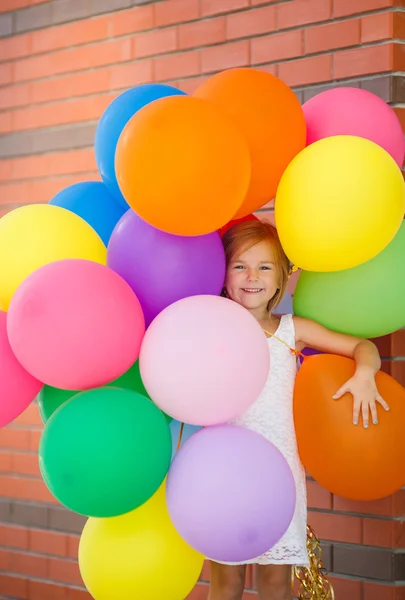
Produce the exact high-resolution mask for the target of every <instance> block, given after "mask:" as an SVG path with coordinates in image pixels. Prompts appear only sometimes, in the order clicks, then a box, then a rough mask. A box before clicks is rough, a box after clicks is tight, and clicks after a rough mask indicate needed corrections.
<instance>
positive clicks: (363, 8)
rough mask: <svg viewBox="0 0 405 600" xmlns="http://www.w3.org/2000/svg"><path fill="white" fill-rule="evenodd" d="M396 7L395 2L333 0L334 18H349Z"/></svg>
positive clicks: (387, 0)
mask: <svg viewBox="0 0 405 600" xmlns="http://www.w3.org/2000/svg"><path fill="white" fill-rule="evenodd" d="M393 5H394V2H393V0H356V2H352V0H333V15H334V17H335V18H336V17H347V16H349V15H358V14H360V13H367V12H372V11H374V10H380V9H383V8H389V7H391V6H393Z"/></svg>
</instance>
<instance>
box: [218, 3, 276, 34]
mask: <svg viewBox="0 0 405 600" xmlns="http://www.w3.org/2000/svg"><path fill="white" fill-rule="evenodd" d="M275 30H276V7H275V6H266V7H264V8H257V9H255V10H250V11H248V12H240V13H235V14H232V15H228V16H227V19H226V33H227V38H228V39H229V40H231V39H236V38H241V37H248V36H253V35H260V34H262V33H269V32H270V31H275Z"/></svg>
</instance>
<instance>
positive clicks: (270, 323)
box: [249, 308, 279, 331]
mask: <svg viewBox="0 0 405 600" xmlns="http://www.w3.org/2000/svg"><path fill="white" fill-rule="evenodd" d="M249 312H250V314H251V315H252V316H253V317H254V318H255V319H256V320H257V321H259V323H260V325H261V326H262V327H263V328H264V329H270V331H271V330H272V329H274V328H275V329H277V327H278V323H279V319H277V317H275V316H274V315H273V314H272V313H271V312H268V311H267V310H263V309H262V308H260V309H253V310H250V311H249Z"/></svg>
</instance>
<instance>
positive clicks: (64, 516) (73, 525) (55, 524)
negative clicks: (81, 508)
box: [49, 507, 87, 533]
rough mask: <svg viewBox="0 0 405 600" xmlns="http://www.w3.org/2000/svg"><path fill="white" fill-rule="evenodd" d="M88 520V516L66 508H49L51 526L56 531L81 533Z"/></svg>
mask: <svg viewBox="0 0 405 600" xmlns="http://www.w3.org/2000/svg"><path fill="white" fill-rule="evenodd" d="M86 521H87V519H86V517H83V516H82V515H79V514H77V513H74V512H71V511H70V510H67V509H66V508H59V507H52V508H50V509H49V527H50V529H54V530H56V531H65V532H67V533H81V532H82V531H83V527H84V525H85V523H86Z"/></svg>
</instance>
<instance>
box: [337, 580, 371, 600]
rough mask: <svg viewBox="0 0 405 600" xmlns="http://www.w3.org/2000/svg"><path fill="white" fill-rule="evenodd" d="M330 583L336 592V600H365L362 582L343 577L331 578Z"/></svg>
mask: <svg viewBox="0 0 405 600" xmlns="http://www.w3.org/2000/svg"><path fill="white" fill-rule="evenodd" d="M329 579H330V582H331V583H332V585H333V588H334V591H335V598H336V599H337V600H339V599H340V598H341V599H342V600H346V599H347V600H349V599H350V600H363V594H362V582H361V581H356V580H355V579H344V578H343V577H330V578H329Z"/></svg>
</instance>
